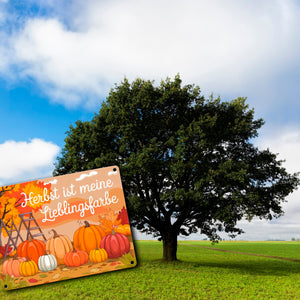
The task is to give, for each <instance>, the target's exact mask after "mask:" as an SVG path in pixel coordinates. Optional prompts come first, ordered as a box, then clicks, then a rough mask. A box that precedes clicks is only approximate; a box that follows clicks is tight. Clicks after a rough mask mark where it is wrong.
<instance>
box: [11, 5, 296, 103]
mask: <svg viewBox="0 0 300 300" xmlns="http://www.w3.org/2000/svg"><path fill="white" fill-rule="evenodd" d="M72 13H73V14H72V15H68V16H67V17H68V18H69V19H68V20H67V21H65V24H62V22H61V21H59V19H58V18H57V19H54V18H51V19H50V18H48V19H47V18H43V19H42V18H35V19H29V20H28V21H27V23H26V24H25V26H24V28H22V29H20V31H19V32H17V33H15V34H14V35H13V36H12V37H11V39H10V45H11V48H10V50H12V53H13V55H11V57H13V60H12V61H7V63H8V64H9V65H10V66H14V68H12V69H11V70H17V74H18V76H20V77H21V78H28V77H29V78H33V79H34V80H36V81H37V82H38V83H39V84H40V85H41V86H42V89H43V90H44V92H45V93H47V94H48V96H49V97H51V99H52V100H54V101H57V102H60V103H62V104H64V105H66V106H68V107H70V106H76V105H79V104H83V103H84V104H85V105H88V106H93V105H94V103H95V101H96V100H97V101H99V97H101V96H106V95H107V92H108V90H109V88H110V87H111V86H112V85H113V83H115V82H119V81H120V80H122V79H123V77H124V76H125V75H126V76H127V77H128V78H129V79H134V78H136V77H144V78H154V79H161V78H164V77H166V76H174V75H175V74H177V73H178V72H179V73H180V74H181V75H182V77H183V79H184V80H185V81H187V82H190V81H192V82H197V83H200V84H201V86H202V87H204V88H205V89H206V90H207V91H208V92H212V91H216V92H217V93H226V92H229V91H231V92H235V91H239V90H243V89H244V88H245V87H246V86H248V85H249V84H250V83H251V82H252V83H253V82H258V81H260V80H261V78H264V80H266V79H267V78H269V77H272V76H273V75H274V74H276V73H277V72H280V70H281V69H283V68H286V66H287V65H289V64H291V63H293V64H295V61H297V63H299V59H298V52H299V48H300V47H299V44H300V40H299V34H298V28H299V22H300V21H299V20H300V18H299V17H300V8H299V5H297V2H296V1H293V0H288V1H286V0H285V1H283V0H277V1H264V2H262V1H258V0H257V1H249V2H243V4H242V5H241V4H240V2H238V1H236V0H230V1H226V3H225V2H224V1H221V0H215V1H204V0H203V1H193V0H190V1H185V2H184V3H183V2H182V1H158V0H154V1H150V2H149V1H140V0H139V1H136V0H127V1H92V0H90V1H87V2H85V5H82V4H80V2H75V3H74V4H73V6H72ZM60 19H64V18H60ZM15 75H16V74H15ZM20 77H19V78H20ZM243 92H244V90H243Z"/></svg>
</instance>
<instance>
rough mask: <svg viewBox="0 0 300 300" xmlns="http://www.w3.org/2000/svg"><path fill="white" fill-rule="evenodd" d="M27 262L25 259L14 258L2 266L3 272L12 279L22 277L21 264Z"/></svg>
mask: <svg viewBox="0 0 300 300" xmlns="http://www.w3.org/2000/svg"><path fill="white" fill-rule="evenodd" d="M24 261H26V258H25V257H17V255H15V256H14V257H13V258H10V259H8V260H6V261H5V262H4V263H3V265H2V271H3V273H4V275H5V274H8V275H9V276H10V277H12V276H14V277H20V276H21V274H20V272H19V268H20V264H21V262H24Z"/></svg>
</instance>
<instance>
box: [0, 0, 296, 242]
mask: <svg viewBox="0 0 300 300" xmlns="http://www.w3.org/2000/svg"><path fill="white" fill-rule="evenodd" d="M299 25H300V1H299V0H265V1H258V0H245V1H238V0H227V1H222V0H211V1H203V0H197V1H196V0H195V1H193V0H186V1H184V2H183V1H178V0H160V1H158V0H152V1H145V0H122V1H121V0H110V1H107V0H100V1H99V0H97V1H96V0H86V1H79V0H73V1H71V0H44V1H38V0H26V1H25V0H18V1H13V0H0V41H1V42H0V105H1V108H0V112H1V117H0V129H1V136H0V185H7V184H14V183H17V182H23V181H28V180H34V179H39V178H43V177H49V176H51V175H52V171H53V169H54V163H55V161H56V157H57V156H58V155H59V153H60V151H61V149H62V148H63V146H64V139H65V137H66V131H67V130H68V128H69V126H70V124H74V123H75V121H76V120H90V119H91V118H92V117H93V115H94V113H95V112H98V111H99V109H100V107H101V103H102V102H103V101H105V99H106V97H107V95H108V93H109V91H110V89H111V88H113V86H114V84H116V83H117V84H118V83H120V82H121V81H122V80H123V79H124V77H127V78H128V79H129V80H131V81H132V80H134V79H136V78H138V77H140V78H143V79H147V80H148V79H151V80H155V82H156V83H157V84H159V82H160V80H162V79H165V78H166V77H170V78H173V77H174V76H175V75H176V74H178V73H179V74H180V76H181V78H182V80H183V83H184V84H188V83H194V84H196V85H199V86H200V88H201V91H202V94H203V95H204V96H206V97H208V96H209V95H210V94H211V93H213V94H214V95H215V96H220V97H221V99H222V100H224V101H229V100H232V99H235V98H237V97H241V96H242V97H247V103H248V104H249V107H251V108H252V107H253V108H254V109H255V116H256V118H263V119H264V120H265V122H266V123H265V125H264V126H263V127H262V128H261V129H260V131H259V137H258V138H256V139H255V140H254V141H253V143H254V144H255V146H257V147H259V148H260V149H266V148H269V149H270V150H271V151H272V152H274V153H278V158H279V159H283V160H285V163H284V166H285V167H286V168H287V170H288V171H289V172H299V171H300V155H299V154H300V118H299V112H300V101H299V99H298V98H299V94H300V84H299V83H300V56H299V53H300V35H299V28H300V26H299ZM286 200H287V202H286V203H284V205H283V207H284V211H285V215H284V216H283V217H280V218H279V219H275V220H272V221H265V220H258V219H254V220H253V221H252V222H251V223H249V222H248V221H241V222H240V223H239V225H240V226H241V228H243V229H244V231H245V233H244V234H243V235H241V236H239V237H238V238H239V239H245V240H268V239H284V240H290V239H291V238H300V221H299V220H300V218H299V215H300V191H299V190H298V191H295V192H294V193H293V194H290V195H289V196H288V197H287V199H286ZM136 237H137V238H151V236H146V237H145V236H144V235H142V234H140V233H137V234H136ZM189 238H190V239H202V238H204V236H202V235H200V234H193V235H191V236H190V237H189ZM224 238H226V236H224Z"/></svg>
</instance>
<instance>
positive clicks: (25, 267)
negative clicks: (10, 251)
mask: <svg viewBox="0 0 300 300" xmlns="http://www.w3.org/2000/svg"><path fill="white" fill-rule="evenodd" d="M19 270H20V274H21V275H22V276H32V275H35V274H36V273H37V272H38V270H39V269H38V267H37V264H36V263H35V262H34V261H33V260H30V261H24V262H21V263H20V268H19Z"/></svg>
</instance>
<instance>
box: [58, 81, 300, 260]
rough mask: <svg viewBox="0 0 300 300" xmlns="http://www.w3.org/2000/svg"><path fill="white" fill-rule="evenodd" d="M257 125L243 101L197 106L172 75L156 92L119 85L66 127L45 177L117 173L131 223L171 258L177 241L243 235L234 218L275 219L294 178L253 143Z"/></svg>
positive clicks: (190, 88) (151, 87)
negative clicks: (95, 109)
mask: <svg viewBox="0 0 300 300" xmlns="http://www.w3.org/2000/svg"><path fill="white" fill-rule="evenodd" d="M263 124H264V121H263V120H262V119H255V117H254V110H253V109H249V107H248V105H247V104H246V98H237V99H234V100H232V101H229V102H223V101H221V99H220V98H216V99H214V98H213V97H210V98H209V99H205V98H204V97H203V96H202V95H201V93H200V88H199V87H198V86H195V85H192V84H188V85H183V84H182V81H181V79H180V77H179V76H176V77H175V78H174V80H171V79H169V78H167V79H166V80H164V81H161V83H160V85H158V86H155V84H154V82H153V81H146V80H142V79H136V80H135V81H133V82H132V83H130V82H129V81H128V80H127V79H124V80H123V82H121V83H120V84H119V85H115V87H114V88H113V89H112V90H111V91H110V93H109V96H108V97H107V100H106V101H105V102H104V103H102V107H101V109H100V111H99V113H97V114H95V116H94V117H93V119H92V120H91V121H84V122H83V121H77V122H76V123H75V126H72V125H71V126H70V129H69V131H68V132H67V137H66V139H65V146H64V149H63V150H62V153H61V156H60V157H59V158H58V161H57V165H56V168H55V171H54V175H60V174H66V173H72V172H75V171H82V170H86V169H93V168H99V167H104V166H109V165H114V164H116V165H118V166H119V167H120V170H121V175H122V182H123V186H124V191H125V197H126V200H127V206H128V211H129V216H130V221H131V225H133V226H134V227H136V228H137V229H139V230H140V231H142V232H146V233H152V234H153V235H154V236H156V237H158V238H159V239H161V240H162V241H163V249H164V250H163V257H164V258H165V259H167V260H175V259H176V251H177V236H178V235H179V234H181V235H189V234H191V233H196V232H198V231H200V232H201V233H202V234H205V235H207V236H208V237H209V238H210V239H211V240H218V239H220V236H219V233H220V232H221V231H225V232H227V233H228V234H229V235H230V236H235V235H237V234H240V233H242V230H241V229H240V228H238V227H237V222H238V221H239V220H241V219H242V218H247V219H249V220H251V219H252V218H253V217H254V216H258V217H260V218H266V219H269V220H271V219H272V218H274V217H275V218H276V217H279V216H281V215H282V214H283V210H282V206H281V205H282V202H283V201H285V197H286V196H287V195H288V194H289V193H291V192H292V191H293V190H294V189H295V188H296V187H297V185H298V184H299V179H298V177H297V176H298V174H289V173H288V172H287V171H286V170H285V168H284V167H283V166H282V161H280V160H278V159H277V157H276V154H273V153H271V152H270V151H269V150H268V149H264V150H260V149H258V148H257V147H255V146H254V145H253V139H254V138H255V137H257V135H258V129H259V128H260V127H261V126H262V125H263Z"/></svg>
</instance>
